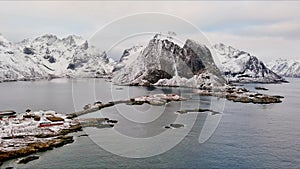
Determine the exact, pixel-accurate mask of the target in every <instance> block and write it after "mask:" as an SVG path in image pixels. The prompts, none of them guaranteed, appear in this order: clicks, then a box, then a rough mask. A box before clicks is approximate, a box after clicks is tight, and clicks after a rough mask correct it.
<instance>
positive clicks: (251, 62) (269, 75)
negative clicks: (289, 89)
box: [212, 43, 285, 83]
mask: <svg viewBox="0 0 300 169" xmlns="http://www.w3.org/2000/svg"><path fill="white" fill-rule="evenodd" d="M212 49H213V50H215V53H216V54H217V56H216V57H217V58H218V59H219V60H220V65H218V67H219V68H220V70H221V71H222V72H223V73H224V75H225V77H226V79H227V80H228V81H230V82H245V83H247V82H258V83H276V82H284V81H285V80H284V78H282V77H281V76H279V75H277V74H276V73H274V72H273V71H272V70H270V69H268V68H267V67H266V66H265V64H264V63H263V62H262V61H260V60H259V59H258V58H257V57H255V56H252V55H251V54H250V53H247V52H244V51H240V50H238V49H235V48H233V47H231V46H226V45H224V44H222V43H220V44H216V45H214V46H213V47H212Z"/></svg>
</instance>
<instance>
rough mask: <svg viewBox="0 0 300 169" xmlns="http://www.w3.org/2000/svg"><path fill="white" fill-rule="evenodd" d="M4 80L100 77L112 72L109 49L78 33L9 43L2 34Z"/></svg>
mask: <svg viewBox="0 0 300 169" xmlns="http://www.w3.org/2000/svg"><path fill="white" fill-rule="evenodd" d="M0 63H1V64H0V82H1V81H12V80H33V79H44V78H51V77H65V76H71V77H98V76H103V75H106V74H109V73H111V72H112V70H113V67H114V64H115V63H114V62H112V61H110V60H109V59H108V58H107V56H106V54H105V52H102V51H99V50H97V49H96V48H95V47H93V46H90V45H89V44H88V42H87V41H85V40H84V39H82V38H81V37H78V36H74V35H72V36H68V37H66V38H63V39H59V38H58V37H57V36H55V35H49V34H46V35H43V36H40V37H37V38H35V39H33V40H31V39H25V40H23V41H21V42H18V43H12V42H9V41H8V40H7V39H5V38H4V37H3V36H1V35H0Z"/></svg>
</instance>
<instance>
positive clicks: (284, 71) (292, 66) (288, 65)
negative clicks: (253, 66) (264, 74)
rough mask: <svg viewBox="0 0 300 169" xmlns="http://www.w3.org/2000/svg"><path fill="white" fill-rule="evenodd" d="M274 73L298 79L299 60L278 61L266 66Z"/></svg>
mask: <svg viewBox="0 0 300 169" xmlns="http://www.w3.org/2000/svg"><path fill="white" fill-rule="evenodd" d="M267 66H268V67H269V68H270V69H271V70H272V71H273V72H275V73H277V74H279V75H281V76H285V77H298V78H299V77H300V60H286V59H278V60H275V61H272V62H270V63H268V64H267Z"/></svg>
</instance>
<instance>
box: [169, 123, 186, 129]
mask: <svg viewBox="0 0 300 169" xmlns="http://www.w3.org/2000/svg"><path fill="white" fill-rule="evenodd" d="M170 127H173V128H181V127H184V125H183V124H175V123H173V124H170Z"/></svg>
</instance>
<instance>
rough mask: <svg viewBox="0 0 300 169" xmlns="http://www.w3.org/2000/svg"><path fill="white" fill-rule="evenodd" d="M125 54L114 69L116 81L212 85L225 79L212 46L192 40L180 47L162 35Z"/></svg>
mask: <svg viewBox="0 0 300 169" xmlns="http://www.w3.org/2000/svg"><path fill="white" fill-rule="evenodd" d="M124 53H125V55H123V57H121V59H120V62H119V63H118V65H120V66H119V67H118V69H116V71H115V72H114V77H113V82H115V83H119V84H129V85H159V86H186V87H195V88H211V87H212V86H213V85H223V84H224V82H225V80H224V79H223V77H222V75H221V72H220V71H219V69H218V68H217V66H216V65H215V64H214V61H213V58H212V56H211V53H210V51H209V49H208V48H207V47H206V46H204V45H200V44H198V43H197V42H195V41H192V40H186V42H185V44H184V45H183V46H182V47H181V46H180V45H178V44H177V43H175V42H174V41H172V39H170V38H169V37H165V36H163V35H161V34H159V35H155V36H154V38H153V39H151V40H150V41H149V43H148V44H147V45H145V47H139V48H138V49H136V50H134V51H132V50H130V51H129V52H128V51H125V52H124Z"/></svg>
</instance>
